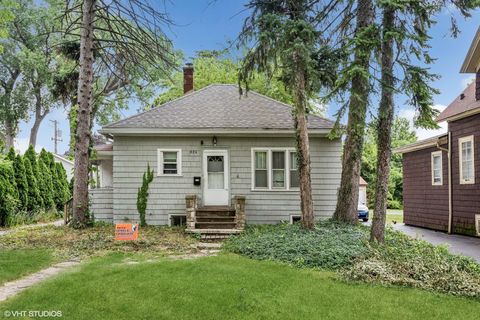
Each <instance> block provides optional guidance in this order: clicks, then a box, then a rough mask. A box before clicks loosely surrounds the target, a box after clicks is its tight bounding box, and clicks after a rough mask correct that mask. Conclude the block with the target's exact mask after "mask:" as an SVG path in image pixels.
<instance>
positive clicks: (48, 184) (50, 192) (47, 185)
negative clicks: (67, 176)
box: [38, 149, 55, 210]
mask: <svg viewBox="0 0 480 320" xmlns="http://www.w3.org/2000/svg"><path fill="white" fill-rule="evenodd" d="M49 164H50V160H49V158H48V153H47V152H46V151H45V149H42V151H41V152H40V156H39V158H38V175H39V177H41V181H42V183H41V184H40V185H39V188H40V194H41V195H42V198H43V204H44V206H45V210H48V209H51V208H53V207H55V201H54V195H55V189H54V187H53V182H52V172H51V171H50V166H49Z"/></svg>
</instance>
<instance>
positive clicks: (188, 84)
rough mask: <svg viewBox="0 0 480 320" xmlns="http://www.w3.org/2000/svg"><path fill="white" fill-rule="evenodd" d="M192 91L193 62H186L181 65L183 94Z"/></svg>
mask: <svg viewBox="0 0 480 320" xmlns="http://www.w3.org/2000/svg"><path fill="white" fill-rule="evenodd" d="M190 91H193V63H186V64H185V67H183V94H186V93H188V92H190Z"/></svg>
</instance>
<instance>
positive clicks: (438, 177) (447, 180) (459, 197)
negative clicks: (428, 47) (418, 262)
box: [395, 28, 480, 236]
mask: <svg viewBox="0 0 480 320" xmlns="http://www.w3.org/2000/svg"><path fill="white" fill-rule="evenodd" d="M461 73H472V74H475V75H476V79H475V81H474V82H473V83H471V84H470V85H469V86H468V87H467V88H466V89H465V90H464V91H463V92H462V93H461V94H460V95H459V96H458V97H457V98H456V99H455V100H454V101H453V102H452V103H451V104H450V105H449V106H448V107H447V108H446V109H445V110H444V111H443V112H442V113H441V114H440V115H439V116H438V118H437V122H443V121H447V123H448V132H447V133H446V134H444V135H440V136H436V137H432V138H429V139H426V140H422V141H418V142H416V143H413V144H411V145H408V146H404V147H401V148H398V149H396V150H395V152H397V153H401V154H403V206H404V220H405V224H408V225H413V226H419V227H425V228H430V229H435V230H441V231H446V232H449V233H460V234H467V235H477V236H479V235H480V28H479V30H478V31H477V34H476V36H475V39H474V41H473V43H472V45H471V47H470V49H469V51H468V54H467V57H466V58H465V62H464V63H463V66H462V68H461Z"/></svg>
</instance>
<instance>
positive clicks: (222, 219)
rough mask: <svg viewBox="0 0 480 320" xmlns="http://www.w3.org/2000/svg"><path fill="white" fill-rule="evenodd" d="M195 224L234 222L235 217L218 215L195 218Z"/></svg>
mask: <svg viewBox="0 0 480 320" xmlns="http://www.w3.org/2000/svg"><path fill="white" fill-rule="evenodd" d="M197 222H230V223H234V222H235V216H228V217H225V216H218V215H208V216H197Z"/></svg>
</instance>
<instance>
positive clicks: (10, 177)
mask: <svg viewBox="0 0 480 320" xmlns="http://www.w3.org/2000/svg"><path fill="white" fill-rule="evenodd" d="M17 203H18V193H17V192H16V184H15V174H14V173H13V168H12V164H11V162H10V161H0V226H1V227H4V226H5V225H6V223H7V218H8V216H9V215H12V214H14V213H15V210H16V208H17Z"/></svg>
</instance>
